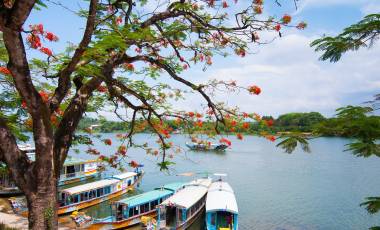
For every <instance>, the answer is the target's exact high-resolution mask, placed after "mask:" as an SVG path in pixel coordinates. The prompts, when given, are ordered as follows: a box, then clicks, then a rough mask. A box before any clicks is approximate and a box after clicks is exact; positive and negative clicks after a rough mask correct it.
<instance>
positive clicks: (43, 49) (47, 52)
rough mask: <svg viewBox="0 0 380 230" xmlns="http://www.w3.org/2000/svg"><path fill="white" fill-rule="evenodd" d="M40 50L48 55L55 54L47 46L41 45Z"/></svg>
mask: <svg viewBox="0 0 380 230" xmlns="http://www.w3.org/2000/svg"><path fill="white" fill-rule="evenodd" d="M40 51H41V52H42V53H44V54H46V55H47V56H51V55H53V53H52V52H51V50H50V49H49V48H46V47H41V49H40Z"/></svg>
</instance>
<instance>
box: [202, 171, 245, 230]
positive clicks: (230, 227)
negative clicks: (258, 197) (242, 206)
mask: <svg viewBox="0 0 380 230" xmlns="http://www.w3.org/2000/svg"><path fill="white" fill-rule="evenodd" d="M216 175H220V174H216ZM206 226H207V230H237V229H238V206H237V203H236V198H235V194H234V191H233V190H232V188H231V186H230V185H229V184H228V183H227V182H224V181H222V180H221V179H219V180H218V181H216V182H213V183H212V184H211V186H210V187H209V189H208V192H207V199H206Z"/></svg>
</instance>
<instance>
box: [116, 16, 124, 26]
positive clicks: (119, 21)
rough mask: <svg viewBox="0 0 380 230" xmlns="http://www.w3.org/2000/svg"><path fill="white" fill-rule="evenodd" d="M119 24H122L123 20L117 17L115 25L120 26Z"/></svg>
mask: <svg viewBox="0 0 380 230" xmlns="http://www.w3.org/2000/svg"><path fill="white" fill-rule="evenodd" d="M121 23H123V18H122V17H121V16H119V17H117V18H116V25H120V24H121Z"/></svg>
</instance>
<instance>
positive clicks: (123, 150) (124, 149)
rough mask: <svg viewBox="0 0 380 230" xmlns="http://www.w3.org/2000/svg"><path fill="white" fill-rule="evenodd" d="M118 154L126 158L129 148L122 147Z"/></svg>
mask: <svg viewBox="0 0 380 230" xmlns="http://www.w3.org/2000/svg"><path fill="white" fill-rule="evenodd" d="M117 152H118V153H119V154H121V155H123V156H125V155H126V154H127V147H126V146H125V145H120V146H119V148H118V150H117Z"/></svg>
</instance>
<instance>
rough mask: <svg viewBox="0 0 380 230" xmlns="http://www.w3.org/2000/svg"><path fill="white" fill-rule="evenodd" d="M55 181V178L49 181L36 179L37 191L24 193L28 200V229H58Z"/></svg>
mask: <svg viewBox="0 0 380 230" xmlns="http://www.w3.org/2000/svg"><path fill="white" fill-rule="evenodd" d="M48 174H53V173H52V172H49V173H48ZM48 174H47V175H46V177H47V178H48V177H49V176H48ZM56 181H57V180H55V179H53V180H50V181H48V180H46V179H44V180H40V179H38V180H36V185H35V186H36V187H37V191H36V192H32V193H26V194H25V195H26V199H27V201H28V212H29V213H28V215H29V216H28V219H29V229H34V230H45V229H46V230H47V229H49V230H50V229H58V216H57V208H58V205H57V185H56Z"/></svg>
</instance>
